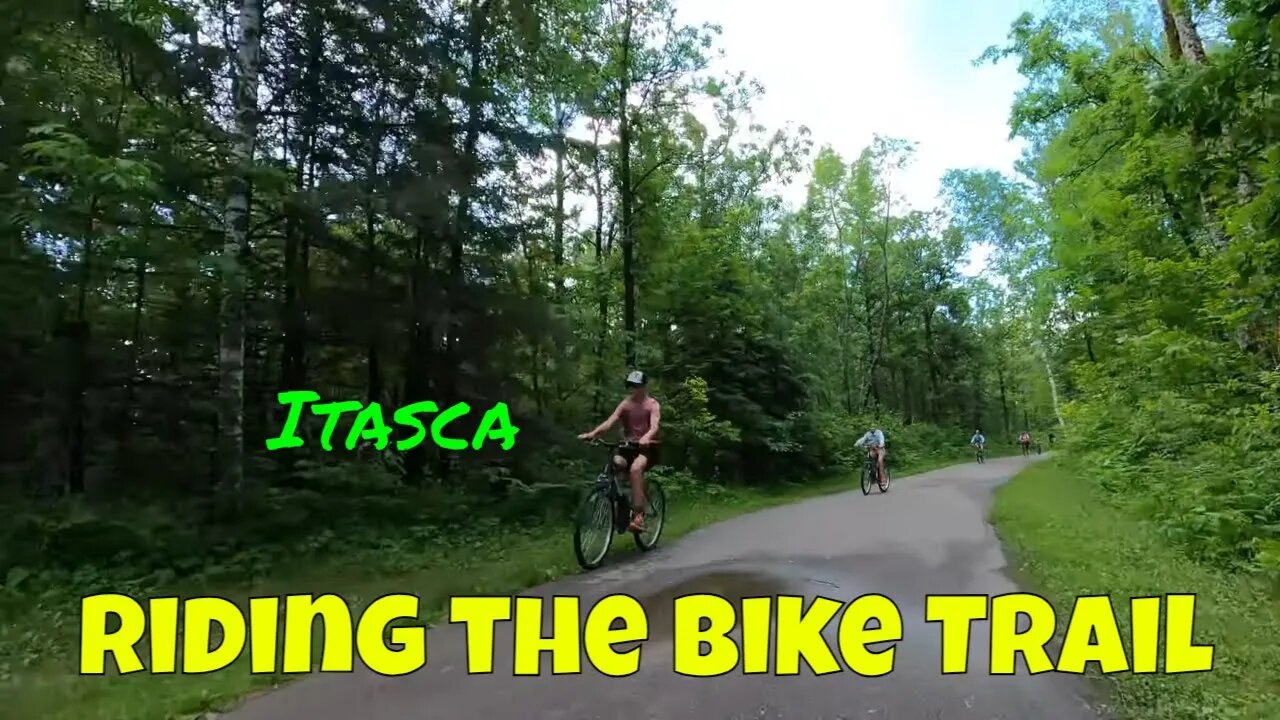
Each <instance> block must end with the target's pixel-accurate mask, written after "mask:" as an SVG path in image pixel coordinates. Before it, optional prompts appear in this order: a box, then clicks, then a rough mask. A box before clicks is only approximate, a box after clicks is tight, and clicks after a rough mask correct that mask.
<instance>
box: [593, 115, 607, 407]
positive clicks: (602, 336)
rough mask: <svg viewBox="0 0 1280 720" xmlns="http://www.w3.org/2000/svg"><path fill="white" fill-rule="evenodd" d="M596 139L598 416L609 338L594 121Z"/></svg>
mask: <svg viewBox="0 0 1280 720" xmlns="http://www.w3.org/2000/svg"><path fill="white" fill-rule="evenodd" d="M594 129H595V139H594V141H593V143H592V155H591V170H592V178H593V180H594V184H595V194H596V283H597V287H596V296H597V298H598V300H597V312H598V317H599V321H600V327H599V328H598V332H597V334H596V347H595V356H596V364H595V372H596V382H595V392H594V393H593V395H592V402H591V407H592V410H593V411H594V412H595V414H597V415H599V414H600V413H601V412H602V411H603V407H604V396H603V391H604V379H605V378H604V350H605V343H606V342H607V340H608V337H609V282H608V281H609V277H608V274H607V273H606V272H605V258H606V254H605V246H604V179H603V176H602V172H601V168H600V124H599V121H596V123H595V128H594Z"/></svg>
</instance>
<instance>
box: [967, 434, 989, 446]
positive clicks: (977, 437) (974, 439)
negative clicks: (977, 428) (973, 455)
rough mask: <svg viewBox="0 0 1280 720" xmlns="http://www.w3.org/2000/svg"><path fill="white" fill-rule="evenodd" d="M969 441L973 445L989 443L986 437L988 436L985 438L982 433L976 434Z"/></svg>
mask: <svg viewBox="0 0 1280 720" xmlns="http://www.w3.org/2000/svg"><path fill="white" fill-rule="evenodd" d="M969 443H970V444H972V445H986V444H987V439H986V438H984V437H982V435H981V434H978V435H974V436H973V437H972V438H970V439H969Z"/></svg>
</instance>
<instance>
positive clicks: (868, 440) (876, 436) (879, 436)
mask: <svg viewBox="0 0 1280 720" xmlns="http://www.w3.org/2000/svg"><path fill="white" fill-rule="evenodd" d="M854 444H855V445H857V446H858V447H863V446H864V445H871V444H875V445H879V446H880V447H884V433H883V432H881V431H879V430H871V431H868V432H867V434H866V435H863V436H862V437H860V438H858V442H856V443H854Z"/></svg>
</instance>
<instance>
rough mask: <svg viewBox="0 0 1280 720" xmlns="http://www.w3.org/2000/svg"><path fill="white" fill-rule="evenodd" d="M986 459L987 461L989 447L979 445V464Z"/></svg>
mask: <svg viewBox="0 0 1280 720" xmlns="http://www.w3.org/2000/svg"><path fill="white" fill-rule="evenodd" d="M986 461H987V449H986V448H985V447H982V446H981V445H979V446H978V464H979V465H981V464H982V463H984V462H986Z"/></svg>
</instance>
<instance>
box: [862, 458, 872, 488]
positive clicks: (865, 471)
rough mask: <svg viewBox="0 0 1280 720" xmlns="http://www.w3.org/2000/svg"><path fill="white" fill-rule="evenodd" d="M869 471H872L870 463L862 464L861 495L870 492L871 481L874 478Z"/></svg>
mask: <svg viewBox="0 0 1280 720" xmlns="http://www.w3.org/2000/svg"><path fill="white" fill-rule="evenodd" d="M871 473H872V470H871V466H870V465H863V466H862V494H863V495H870V494H871V483H872V482H873V480H874V478H873V477H872V475H871Z"/></svg>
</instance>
